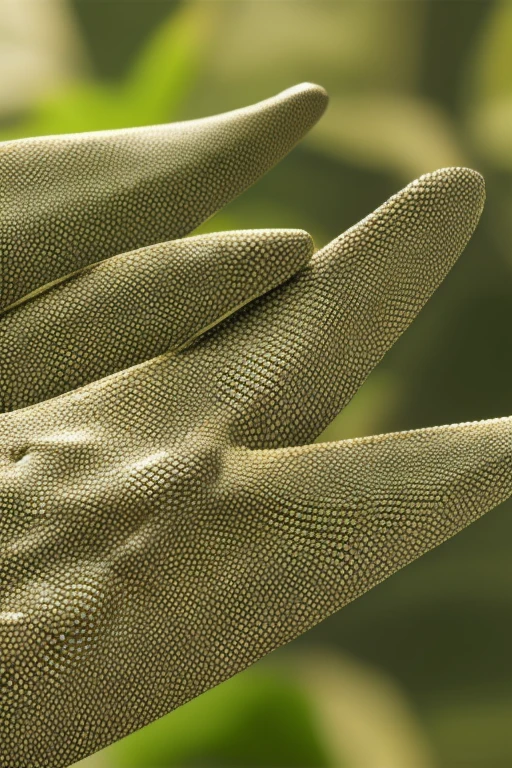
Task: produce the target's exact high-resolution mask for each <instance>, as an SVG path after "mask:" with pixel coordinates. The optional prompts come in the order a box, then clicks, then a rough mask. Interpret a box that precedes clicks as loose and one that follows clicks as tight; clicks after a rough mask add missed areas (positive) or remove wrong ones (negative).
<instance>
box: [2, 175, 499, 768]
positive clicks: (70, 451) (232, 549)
mask: <svg viewBox="0 0 512 768" xmlns="http://www.w3.org/2000/svg"><path fill="white" fill-rule="evenodd" d="M482 204H483V186H482V181H481V178H480V177H479V176H478V174H476V173H474V172H472V171H468V170H467V169H460V168H459V169H446V170H443V171H439V172H437V173H436V174H430V175H427V176H425V177H422V178H421V179H419V180H418V181H417V182H414V183H413V184H412V185H409V186H408V187H407V188H406V189H405V190H403V191H402V192H401V193H399V194H398V195H396V196H395V197H394V198H391V200H390V201H389V202H388V203H386V204H385V205H384V206H382V207H381V208H380V209H378V210H377V211H376V212H375V213H374V214H372V215H371V216H369V217H367V218H366V219H365V220H363V222H361V223H360V224H359V225H357V226H356V227H354V228H353V229H351V230H349V231H348V232H347V233H345V235H343V236H341V237H340V238H338V239H337V240H335V241H334V242H333V243H331V244H330V245H328V246H327V247H326V248H324V249H322V250H321V251H319V252H318V253H317V254H315V255H314V256H313V257H312V259H311V260H310V261H309V262H308V264H307V265H306V267H304V268H303V269H302V270H300V271H299V272H298V273H297V274H296V275H295V276H294V277H291V278H290V279H289V280H288V281H287V282H286V283H285V284H283V285H280V286H278V287H276V288H275V289H274V290H272V291H270V292H269V293H268V294H266V295H265V296H262V297H260V298H258V299H256V300H255V301H254V302H251V304H249V305H247V306H246V307H244V308H242V309H241V310H240V311H238V312H236V313H234V314H232V315H230V316H229V317H228V318H227V319H226V320H224V321H223V322H220V323H219V324H217V325H216V326H215V327H214V328H212V329H210V330H208V331H207V332H206V333H205V334H203V335H202V336H201V337H200V338H199V339H197V340H196V341H194V342H193V343H191V344H189V345H187V346H186V347H185V348H183V349H181V350H180V351H178V352H176V351H173V352H169V353H164V354H161V355H159V356H158V357H153V358H151V359H148V360H146V361H145V362H141V363H139V364H138V365H135V366H133V367H131V368H127V369H123V370H121V371H118V372H116V373H113V374H111V375H109V376H107V377H105V378H101V379H98V380H95V381H93V382H91V383H89V384H88V385H87V386H84V387H81V388H78V389H72V390H71V391H68V392H65V393H64V394H61V395H59V396H58V397H53V398H51V399H45V400H43V401H41V402H37V403H35V404H33V405H32V406H30V407H23V408H18V409H16V410H11V411H9V412H5V413H3V414H2V415H1V417H0V510H1V513H2V514H1V517H0V766H1V768H62V767H63V766H67V765H69V764H71V763H73V762H75V761H77V760H79V759H81V758H83V757H85V756H87V755H88V754H91V753H92V752H94V751H96V750H98V749H100V748H102V747H104V746H106V745H108V744H110V743H112V742H113V741H115V740H116V739H119V738H121V737H123V736H125V735H127V734H128V733H131V732H132V731H134V730H136V729H137V728H140V727H142V726H144V725H146V724H148V723H150V722H151V721H152V720H154V719H155V718H157V717H160V716H162V715H164V714H166V713H167V712H169V711H171V710H172V709H174V708H176V707H178V706H180V705H181V704H183V703H185V702H186V701H188V700H190V699H191V698H193V697H194V696H197V695H199V694H200V693H202V692H203V691H206V690H208V689H209V688H211V687H213V686H214V685H217V684H218V683H220V682H222V681H223V680H225V679H227V678H228V677H230V676H231V675H233V674H235V673H237V672H239V671H241V670H243V669H245V668H246V667H247V666H248V665H250V664H252V663H253V662H255V661H256V660H258V659H259V658H261V657H262V656H264V655H265V654H267V653H269V652H270V651H272V650H273V649H275V648H277V647H278V646H280V645H282V644H283V643H286V642H289V641H290V640H292V639H293V638H295V637H297V635H299V634H301V633H302V632H304V631H306V630H307V629H309V628H310V627H312V626H314V625H315V624H316V623H317V622H319V621H321V620H322V619H323V618H325V617H326V616H328V615H329V614H331V613H332V612H334V611H336V610H338V609H339V608H341V607H342V606H344V605H345V604H347V603H348V602H350V601H351V600H353V599H355V598H356V597H358V596H359V595H361V594H363V593H364V592H366V591H367V590H368V589H371V588H372V587H373V586H375V585H376V584H378V583H379V582H380V581H382V580H383V579H384V578H386V577H388V576H390V575H391V574H393V573H394V572H396V571H397V570H398V569H400V568H401V567H403V566H404V565H406V564H407V563H409V562H411V561H412V560H414V559H415V558H417V557H418V556H420V555H421V554H423V553H424V552H426V551H428V550H429V549H431V548H432V547H434V546H437V545H438V544H440V543H441V542H442V541H444V540H445V539H447V538H448V537H450V536H452V535H453V534H455V533H457V532H458V531H459V530H460V529H461V528H463V527H464V526H466V525H467V524H469V523H470V522H472V521H473V520H475V519H476V518H477V517H479V516H480V515H482V514H483V513H484V512H486V511H488V510H489V509H491V508H492V507H493V506H495V505H496V504H498V503H499V502H500V501H502V500H504V499H505V498H507V497H508V496H509V495H510V494H511V493H512V419H498V420H493V421H488V422H480V423H474V424H463V425H457V426H448V427H439V428H433V429H425V430H418V431H415V432H409V433H398V434H392V435H381V436H377V437H372V438H363V439H359V440H349V441H344V442H341V443H330V444H321V445H307V443H308V442H309V441H310V440H312V439H313V438H314V437H315V436H316V435H317V434H318V433H319V431H321V429H323V427H324V426H325V425H326V424H327V423H328V422H329V420H330V419H331V416H332V414H333V413H334V412H337V410H339V409H340V408H341V407H342V406H343V404H344V403H345V402H346V401H347V399H349V398H350V397H351V395H352V394H353V392H354V391H355V390H356V389H357V387H358V386H359V385H360V383H361V382H362V381H363V380H364V378H365V377H366V375H367V374H368V372H369V371H370V370H371V368H372V367H373V366H374V365H375V364H376V362H377V361H378V359H380V357H381V356H382V354H383V353H384V351H385V350H386V349H387V348H388V347H389V346H390V345H391V344H392V343H393V342H394V341H395V340H396V338H397V337H398V336H399V335H400V333H402V332H403V330H404V329H405V327H406V326H407V325H408V323H409V322H410V321H411V320H412V318H413V316H414V315H415V314H416V313H417V312H418V310H419V309H420V308H421V306H422V305H423V303H424V302H425V300H426V299H427V298H428V296H429V295H430V293H431V292H432V291H433V290H435V288H436V286H437V285H438V284H439V282H440V281H441V280H442V279H443V277H444V275H445V274H446V272H447V271H448V269H449V268H450V266H451V265H452V263H453V261H454V260H455V258H456V257H457V256H458V255H459V253H460V251H461V250H462V248H463V247H464V245H465V243H466V241H467V239H468V237H469V236H470V234H471V232H472V230H473V229H474V227H475V225H476V223H477V220H478V216H479V213H480V210H481V208H482ZM220 237H221V240H222V236H220ZM237 237H238V238H239V239H238V240H237ZM250 237H251V236H250V235H248V234H247V233H239V234H238V236H235V235H233V234H227V235H225V238H226V253H228V252H229V249H230V248H231V247H233V248H234V249H235V250H236V247H237V243H238V244H239V243H240V242H242V241H243V242H245V241H244V238H245V239H246V240H247V239H249V240H250ZM252 237H253V238H254V239H255V240H257V241H258V242H261V243H262V244H263V245H262V247H263V250H264V251H268V252H269V253H270V252H271V251H272V249H274V248H275V247H276V242H277V245H278V246H279V243H280V242H281V244H282V245H283V247H284V248H285V250H286V246H287V243H288V241H287V237H288V238H292V239H293V238H295V239H296V240H297V243H296V247H297V248H298V249H299V250H300V248H304V247H305V248H306V250H307V248H310V244H309V241H308V240H307V238H305V237H304V235H303V234H302V233H291V234H290V233H288V235H286V234H284V235H283V236H282V240H281V241H279V239H277V241H276V235H275V234H274V235H271V234H268V235H267V234H265V233H255V234H253V235H252ZM240 238H241V239H240ZM221 240H219V241H217V243H219V242H221ZM202 242H211V241H207V240H206V241H202ZM269 243H271V248H270V246H269ZM288 244H289V243H288ZM166 247H167V246H163V248H164V249H165V248H166ZM176 247H177V248H179V247H180V246H179V245H177V246H176ZM190 247H191V248H192V249H193V248H194V247H195V246H194V244H192V245H191V246H190ZM254 247H255V246H254V242H253V244H252V246H251V248H252V250H251V254H253V253H254ZM191 253H193V257H194V258H196V256H197V257H198V258H200V254H199V251H194V250H193V251H191ZM138 256H140V254H139V255H138ZM138 256H137V255H134V254H131V255H128V256H127V257H126V258H129V259H131V258H138ZM251 258H252V255H251V256H249V257H247V259H248V261H250V260H251ZM245 259H246V257H245V256H244V260H245ZM299 260H302V255H301V256H300V259H299ZM286 261H287V258H285V259H284V262H286ZM228 262H229V259H228ZM228 262H227V263H228ZM112 263H113V264H117V265H118V266H119V267H120V269H121V271H122V263H123V262H122V259H121V260H120V261H118V262H112ZM140 263H142V262H140ZM296 266H297V265H294V268H295V267H296ZM91 274H92V273H88V276H90V275H91ZM219 274H220V273H219ZM231 274H234V275H235V278H234V279H235V282H236V283H237V284H238V283H239V278H238V277H237V275H238V272H237V267H236V265H233V269H232V270H231ZM80 279H81V278H80ZM222 279H224V278H222ZM272 282H273V281H272V280H271V281H270V283H268V284H267V285H268V287H270V286H271V284H272ZM78 284H79V283H76V284H75V285H78ZM84 284H85V273H84ZM67 285H68V287H69V290H72V285H73V283H71V282H70V283H69V284H67ZM220 288H221V286H217V291H218V292H220ZM52 290H53V289H52ZM61 290H64V286H63V287H61V288H59V289H58V291H56V292H55V294H54V295H58V292H59V291H61ZM97 290H98V292H100V291H101V293H102V295H104V296H105V297H106V299H107V298H108V296H109V295H110V294H109V291H110V290H111V288H110V287H109V285H108V283H107V282H105V283H102V284H101V286H99V284H98V288H97ZM155 290H156V287H155ZM236 290H238V288H237V289H236ZM251 290H252V289H251ZM251 290H249V294H250V293H251ZM235 293H236V291H235ZM235 293H234V294H233V300H234V301H235V302H236V301H238V297H239V294H238V293H236V296H235ZM51 295H52V291H48V293H47V294H45V300H49V298H50V296H51ZM178 296H179V291H178V292H177V294H176V297H178ZM244 298H245V295H244ZM42 299H43V297H42V296H41V297H40V298H39V299H37V301H36V300H34V302H33V306H34V307H35V306H36V305H37V304H38V303H39V302H40V300H42ZM177 301H178V298H176V299H174V302H175V308H176V307H177V306H178V305H177V304H176V302H177ZM132 303H133V297H131V296H130V294H127V301H126V302H125V304H124V306H120V309H121V315H122V314H123V312H124V313H126V315H129V313H130V310H131V306H132ZM30 305H31V302H27V303H26V306H25V309H26V310H27V311H28V310H29V307H30ZM41 306H46V305H44V304H41ZM207 306H210V305H209V304H208V305H207ZM220 306H221V305H220V304H218V305H215V307H216V309H215V312H214V314H216V312H217V309H218V308H219V307H220ZM222 306H224V305H222ZM63 311H64V309H63ZM179 311H180V312H181V319H182V322H183V323H184V324H186V323H187V322H189V321H190V318H192V325H194V323H195V322H196V320H197V318H194V316H193V314H191V313H192V312H193V309H192V305H188V304H186V303H184V304H183V305H180V309H179ZM9 314H10V313H7V314H6V315H5V317H8V316H9ZM156 314H158V312H157V313H156ZM11 316H12V317H15V314H12V315H11ZM127 322H128V321H127ZM201 323H202V320H200V321H199V325H200V326H201V327H203V326H202V325H201ZM107 326H108V323H107ZM100 327H101V324H100ZM190 327H192V326H190ZM194 327H196V326H194ZM94 333H95V332H94V326H93V327H91V336H92V337H93V338H94ZM187 333H188V331H187ZM141 338H142V336H141ZM126 341H127V343H129V338H128V337H127V339H126ZM100 348H101V349H102V350H103V349H104V347H102V346H101V344H100ZM152 351H153V348H152V347H151V346H150V347H149V348H148V353H149V354H151V353H152ZM24 386H26V385H24ZM52 386H53V384H52ZM23 391H24V392H25V395H22V397H23V396H25V397H28V398H30V394H29V393H28V392H27V390H26V389H24V390H23Z"/></svg>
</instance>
